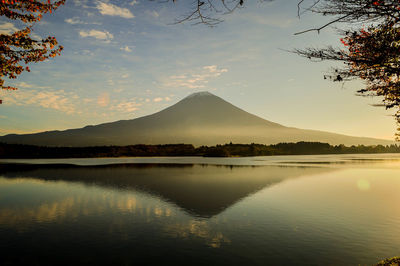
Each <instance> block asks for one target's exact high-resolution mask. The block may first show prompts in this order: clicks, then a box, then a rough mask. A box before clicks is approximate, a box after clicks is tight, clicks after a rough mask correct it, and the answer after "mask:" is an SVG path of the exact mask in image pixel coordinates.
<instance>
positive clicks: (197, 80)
mask: <svg viewBox="0 0 400 266" xmlns="http://www.w3.org/2000/svg"><path fill="white" fill-rule="evenodd" d="M225 72H228V69H226V68H218V66H216V65H210V66H204V67H202V68H201V69H200V70H198V71H197V72H196V73H184V74H179V75H173V76H169V77H168V78H167V79H166V80H164V81H162V85H163V86H164V87H169V88H188V89H199V88H204V87H206V85H207V83H208V82H209V81H210V79H213V78H216V77H219V76H221V75H222V74H223V73H225Z"/></svg>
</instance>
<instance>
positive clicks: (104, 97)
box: [97, 92, 110, 107]
mask: <svg viewBox="0 0 400 266" xmlns="http://www.w3.org/2000/svg"><path fill="white" fill-rule="evenodd" d="M109 103H110V95H109V94H108V93H107V92H104V93H102V94H100V95H99V97H98V98H97V104H98V105H99V106H100V107H106V106H107V105H108V104H109Z"/></svg>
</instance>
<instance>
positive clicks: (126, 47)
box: [119, 46, 132, 53]
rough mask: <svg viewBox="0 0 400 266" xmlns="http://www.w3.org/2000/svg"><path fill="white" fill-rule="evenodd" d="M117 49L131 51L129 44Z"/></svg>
mask: <svg viewBox="0 0 400 266" xmlns="http://www.w3.org/2000/svg"><path fill="white" fill-rule="evenodd" d="M119 49H120V50H122V51H125V52H127V53H130V52H132V49H131V48H130V47H129V46H125V47H121V48H119Z"/></svg>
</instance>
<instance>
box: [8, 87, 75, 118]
mask: <svg viewBox="0 0 400 266" xmlns="http://www.w3.org/2000/svg"><path fill="white" fill-rule="evenodd" d="M28 87H29V86H28ZM32 87H35V88H38V87H37V86H33V85H32ZM26 88H27V87H26ZM2 98H3V99H4V101H3V103H4V104H5V105H17V106H39V107H42V108H47V109H54V110H57V111H60V112H64V113H67V114H73V113H76V106H75V100H76V99H77V98H79V97H78V96H77V95H75V94H74V93H71V92H69V93H67V92H65V91H64V90H58V91H45V90H34V91H29V90H23V87H21V86H20V90H18V91H13V92H11V93H6V94H3V96H2Z"/></svg>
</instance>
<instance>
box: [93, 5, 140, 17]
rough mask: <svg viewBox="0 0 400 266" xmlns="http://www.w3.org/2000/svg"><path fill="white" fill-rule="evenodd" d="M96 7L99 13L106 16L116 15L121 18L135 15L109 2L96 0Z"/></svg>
mask: <svg viewBox="0 0 400 266" xmlns="http://www.w3.org/2000/svg"><path fill="white" fill-rule="evenodd" d="M97 9H98V10H99V12H100V14H102V15H107V16H118V17H122V18H134V17H135V16H134V15H133V14H132V12H131V11H130V10H129V9H127V8H123V7H118V6H116V5H113V4H111V3H104V2H97Z"/></svg>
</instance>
